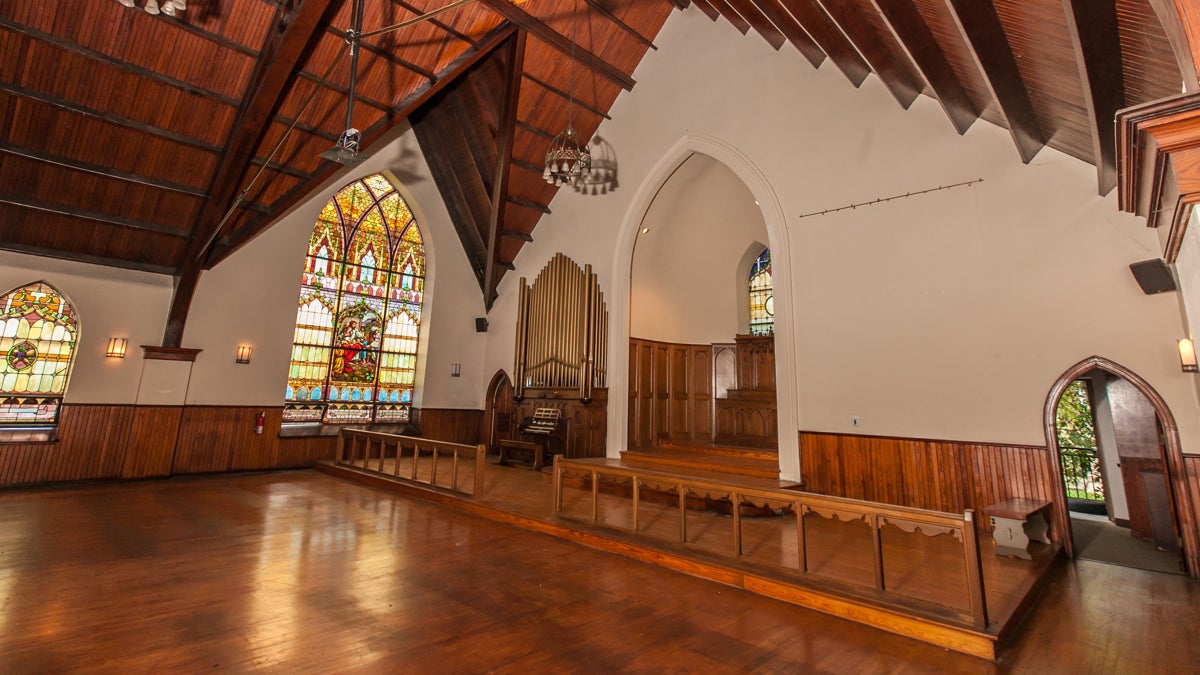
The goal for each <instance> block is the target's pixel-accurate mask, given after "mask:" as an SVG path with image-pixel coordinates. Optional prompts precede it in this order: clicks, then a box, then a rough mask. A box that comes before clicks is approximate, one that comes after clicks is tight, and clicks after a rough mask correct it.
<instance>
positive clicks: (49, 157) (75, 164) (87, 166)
mask: <svg viewBox="0 0 1200 675" xmlns="http://www.w3.org/2000/svg"><path fill="white" fill-rule="evenodd" d="M0 152H4V153H8V154H10V155H15V156H17V157H22V158H24V159H28V160H32V161H35V162H40V163H42V164H49V165H53V166H59V167H63V168H65V169H70V170H72V171H79V172H82V173H89V174H93V175H96V176H102V177H105V178H113V179H117V180H123V181H127V182H130V183H136V184H138V185H145V186H147V187H152V188H156V189H159V190H169V191H171V192H178V193H181V194H185V195H189V196H192V197H204V196H205V192H204V190H202V189H200V188H197V187H194V186H191V185H184V184H182V183H176V182H172V181H165V180H159V179H157V178H151V177H149V176H144V175H141V174H136V173H133V172H130V171H120V170H118V169H114V168H112V167H108V166H101V165H99V164H92V163H90V162H82V161H79V160H76V159H71V158H69V157H63V156H59V155H55V154H51V153H47V152H43V151H36V150H32V149H30V148H23V147H20V146H15V145H7V146H3V147H0Z"/></svg>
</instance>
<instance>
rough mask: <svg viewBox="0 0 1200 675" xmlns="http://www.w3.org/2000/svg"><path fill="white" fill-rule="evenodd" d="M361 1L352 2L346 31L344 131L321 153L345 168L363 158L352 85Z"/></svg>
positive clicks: (360, 23)
mask: <svg viewBox="0 0 1200 675" xmlns="http://www.w3.org/2000/svg"><path fill="white" fill-rule="evenodd" d="M362 20H363V0H354V4H353V5H352V6H351V8H350V30H347V31H346V44H348V45H350V89H349V90H348V91H347V94H346V130H345V131H343V132H342V135H341V136H338V140H337V144H335V145H334V146H333V147H332V148H330V149H328V150H326V151H325V152H322V153H321V158H322V159H328V160H331V161H334V162H337V163H338V164H345V165H346V166H357V165H359V164H361V163H362V161H363V157H362V156H361V155H359V154H358V151H359V145H360V143H361V142H362V134H361V133H359V131H358V129H355V128H354V121H353V119H352V117H353V114H354V85H355V83H357V82H358V47H359V43H360V42H361V41H362Z"/></svg>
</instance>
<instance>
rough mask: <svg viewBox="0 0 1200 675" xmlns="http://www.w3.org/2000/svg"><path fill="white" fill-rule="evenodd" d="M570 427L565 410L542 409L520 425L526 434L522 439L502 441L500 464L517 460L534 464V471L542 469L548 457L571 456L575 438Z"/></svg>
mask: <svg viewBox="0 0 1200 675" xmlns="http://www.w3.org/2000/svg"><path fill="white" fill-rule="evenodd" d="M568 426H569V422H568V420H566V419H565V418H563V416H562V410H560V409H558V408H538V409H537V410H536V411H534V413H533V415H530V416H529V417H526V418H525V419H524V420H522V421H521V423H520V424H519V425H517V433H518V434H520V435H521V436H522V440H515V439H506V440H501V441H500V443H499V445H500V463H501V464H503V465H506V466H507V465H508V464H509V463H510V462H512V461H513V460H514V459H516V461H518V462H522V463H526V464H531V465H532V466H533V470H534V471H541V470H542V467H543V466H545V464H546V457H547V456H552V455H555V454H560V455H567V456H570V446H571V437H570V436H569V435H568V433H567V428H568ZM514 456H516V457H514ZM525 457H528V459H525Z"/></svg>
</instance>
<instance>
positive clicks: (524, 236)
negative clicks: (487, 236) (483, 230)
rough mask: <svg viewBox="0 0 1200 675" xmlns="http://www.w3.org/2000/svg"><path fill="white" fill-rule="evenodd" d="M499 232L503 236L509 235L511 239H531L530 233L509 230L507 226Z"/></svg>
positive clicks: (529, 240)
mask: <svg viewBox="0 0 1200 675" xmlns="http://www.w3.org/2000/svg"><path fill="white" fill-rule="evenodd" d="M500 234H501V235H503V236H505V237H511V238H513V239H520V240H521V241H523V242H526V243H529V242H531V241H533V235H532V234H526V233H524V232H521V231H519V230H510V229H508V228H504V229H503V230H501V231H500Z"/></svg>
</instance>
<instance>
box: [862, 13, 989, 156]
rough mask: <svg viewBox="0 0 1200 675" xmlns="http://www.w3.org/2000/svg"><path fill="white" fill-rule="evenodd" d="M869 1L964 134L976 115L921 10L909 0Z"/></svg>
mask: <svg viewBox="0 0 1200 675" xmlns="http://www.w3.org/2000/svg"><path fill="white" fill-rule="evenodd" d="M871 3H872V4H873V5H874V6H875V9H877V10H879V14H880V16H881V17H882V18H883V21H884V23H885V24H886V25H887V27H888V28H889V29H890V30H891V31H892V35H894V36H895V37H896V40H897V41H899V43H900V46H901V47H902V48H903V49H904V52H905V53H906V54H908V58H909V59H911V60H912V62H913V64H915V65H916V67H917V70H918V71H920V73H921V75H922V77H924V78H925V81H926V82H928V83H929V86H930V88H931V89H933V92H934V94H935V95H936V96H937V101H938V104H939V105H941V106H942V110H944V111H945V112H946V117H948V118H949V119H950V124H952V125H953V126H954V130H955V131H957V132H958V133H959V134H965V133H966V132H967V129H970V128H971V125H972V124H974V123H975V120H977V119H979V113H978V112H976V111H975V107H974V106H973V105H971V99H970V97H968V96H967V92H966V90H965V89H963V86H962V83H960V82H959V81H958V78H957V77H955V75H954V69H953V68H951V67H950V62H949V60H947V58H946V55H945V54H944V53H942V50H941V49H940V48H939V47H938V44H937V40H936V39H935V38H934V37H933V32H932V31H930V30H929V26H928V25H926V24H925V20H924V19H922V18H921V13H920V12H918V11H917V8H916V7H915V6H913V4H912V3H911V2H910V0H871Z"/></svg>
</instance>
